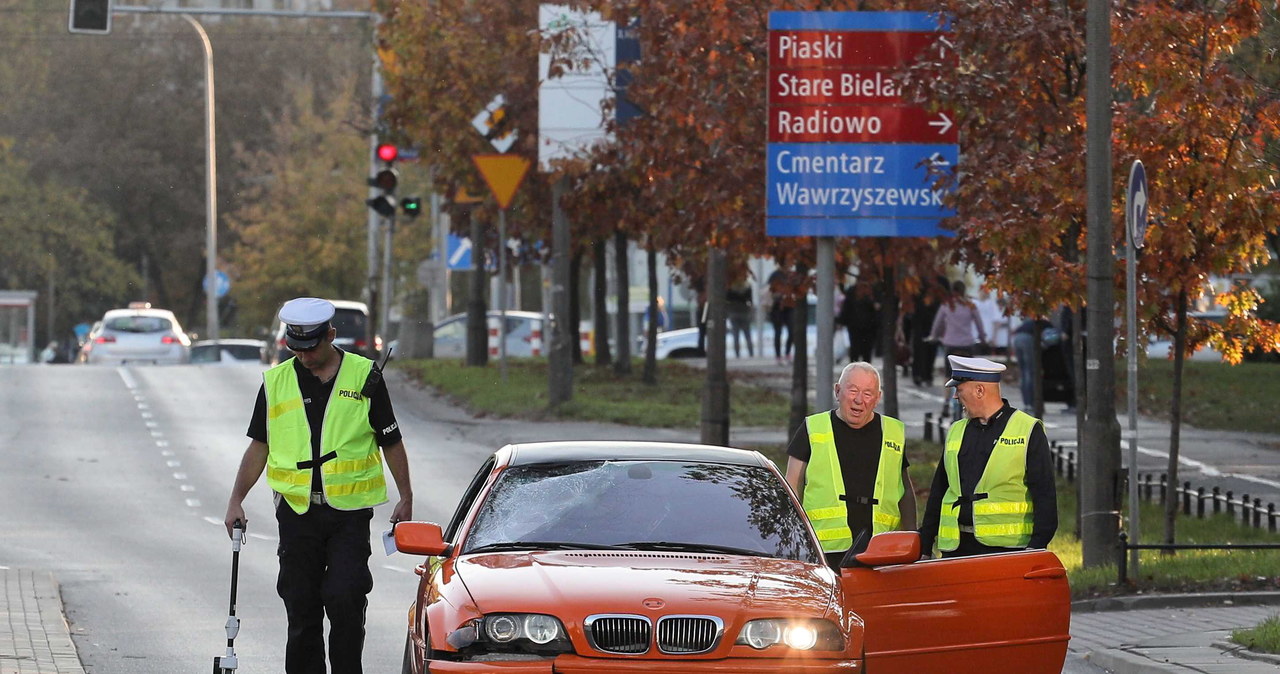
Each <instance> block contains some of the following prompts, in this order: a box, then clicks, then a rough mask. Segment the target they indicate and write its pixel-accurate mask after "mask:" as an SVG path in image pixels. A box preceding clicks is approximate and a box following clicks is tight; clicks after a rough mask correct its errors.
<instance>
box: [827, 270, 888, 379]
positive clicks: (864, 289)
mask: <svg viewBox="0 0 1280 674" xmlns="http://www.w3.org/2000/svg"><path fill="white" fill-rule="evenodd" d="M836 323H838V324H840V325H843V326H844V328H845V331H846V332H847V333H848V335H849V362H850V363H854V362H857V361H866V362H870V361H871V358H872V356H874V355H875V351H876V342H877V341H878V339H879V337H880V304H879V303H878V302H876V298H875V297H873V295H872V290H871V288H870V286H869V285H868V284H867V283H866V282H863V281H858V282H856V283H854V284H853V285H852V286H850V287H849V288H848V289H847V290H845V293H844V300H843V301H841V302H840V309H839V313H838V314H836Z"/></svg>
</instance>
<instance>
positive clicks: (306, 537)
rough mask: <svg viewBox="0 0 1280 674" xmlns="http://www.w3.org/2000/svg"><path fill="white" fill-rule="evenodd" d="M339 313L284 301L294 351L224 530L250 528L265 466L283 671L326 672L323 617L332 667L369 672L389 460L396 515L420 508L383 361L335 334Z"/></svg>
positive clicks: (260, 419) (248, 456)
mask: <svg viewBox="0 0 1280 674" xmlns="http://www.w3.org/2000/svg"><path fill="white" fill-rule="evenodd" d="M333 314H334V307H333V304H332V303H330V302H328V301H327V300H322V299H317V298H314V297H300V298H297V299H293V300H290V301H288V302H286V303H285V305H284V306H283V307H282V308H281V309H280V321H281V322H282V323H284V324H285V344H286V345H287V346H288V348H289V350H290V351H291V352H292V353H293V357H292V358H289V359H287V360H285V361H284V362H283V363H281V364H279V365H277V366H275V367H273V368H271V369H269V370H267V371H266V372H265V373H264V375H263V384H262V386H261V387H260V388H259V389H258V399H257V402H256V405H255V407H254V411H253V418H252V420H251V421H250V423H249V431H248V436H249V438H250V441H249V447H248V449H246V450H245V453H244V457H243V458H242V459H241V461H240V469H239V471H238V472H237V473H236V479H235V485H234V486H233V487H232V490H231V498H230V500H229V501H228V503H227V514H226V518H225V523H226V527H227V532H228V534H230V533H231V529H232V526H233V524H234V523H235V522H236V521H237V520H238V521H240V522H241V523H242V524H244V525H245V526H246V530H247V525H248V521H249V520H248V518H247V517H245V512H244V506H243V502H244V498H245V496H246V495H247V494H248V493H249V490H250V489H252V488H253V485H254V483H256V482H257V481H258V477H259V476H261V475H262V473H263V470H264V469H266V473H267V485H268V486H269V487H271V489H272V490H273V492H274V497H275V512H276V521H277V522H278V524H279V533H280V544H279V548H278V550H277V556H278V557H279V561H280V575H279V578H278V580H277V582H276V591H277V592H278V593H279V595H280V598H281V599H283V600H284V606H285V613H286V616H287V618H288V625H289V633H288V642H287V644H286V646H285V659H284V668H285V672H286V673H287V674H324V672H325V645H324V619H325V617H326V616H328V618H329V649H328V654H329V666H330V667H331V668H332V671H333V672H334V673H335V674H360V672H361V671H362V669H361V667H362V665H361V652H362V650H363V649H364V618H365V608H366V606H367V604H368V600H367V596H368V594H369V592H370V591H371V590H372V589H373V576H372V574H371V573H370V572H369V555H370V548H369V522H370V520H371V519H372V518H373V507H374V506H376V505H380V504H382V503H385V502H386V501H387V486H386V479H385V477H384V475H383V466H382V464H383V461H384V460H385V461H386V464H387V467H388V468H389V469H390V471H391V476H392V477H393V478H394V479H395V483H396V490H397V491H398V492H399V495H400V500H399V502H398V503H396V505H395V507H394V508H393V509H392V511H391V522H392V525H393V526H394V524H395V523H396V522H400V521H403V520H408V519H411V518H412V516H413V490H412V488H411V487H410V483H409V461H408V457H407V456H406V454H405V448H404V442H403V440H402V438H401V434H400V430H399V426H398V425H397V423H396V419H395V412H394V410H393V409H392V407H391V398H390V396H389V395H388V393H387V387H386V384H385V383H384V382H383V381H382V374H381V371H380V370H379V369H378V368H377V366H376V365H375V364H374V362H373V361H371V360H369V359H367V358H364V357H362V356H359V355H357V354H354V353H347V352H344V351H342V350H341V349H338V348H337V347H335V346H334V345H333V340H334V338H335V337H337V331H336V330H335V329H334V327H333V325H332V323H331V320H332V318H333ZM317 468H319V470H317Z"/></svg>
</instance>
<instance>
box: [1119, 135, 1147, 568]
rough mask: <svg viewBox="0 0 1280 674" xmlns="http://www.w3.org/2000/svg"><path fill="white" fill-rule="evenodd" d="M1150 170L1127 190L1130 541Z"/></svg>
mask: <svg viewBox="0 0 1280 674" xmlns="http://www.w3.org/2000/svg"><path fill="white" fill-rule="evenodd" d="M1147 204H1148V202H1147V172H1146V169H1144V168H1143V167H1142V162H1141V161H1134V162H1133V166H1131V167H1130V168H1129V189H1128V190H1127V192H1126V193H1125V201H1124V224H1125V227H1124V229H1125V233H1126V235H1127V236H1126V237H1125V238H1126V239H1127V240H1128V245H1127V246H1125V274H1124V275H1125V296H1126V297H1125V320H1126V321H1127V322H1128V328H1129V335H1128V337H1129V340H1128V341H1129V362H1128V369H1129V395H1128V407H1129V540H1130V541H1133V542H1134V543H1139V542H1141V541H1139V539H1138V535H1139V531H1140V526H1139V519H1141V518H1140V517H1139V516H1138V269H1137V267H1138V249H1140V248H1142V239H1143V237H1144V236H1145V234H1146V232H1147ZM1129 568H1130V569H1132V571H1131V572H1130V573H1133V574H1135V575H1136V574H1137V573H1138V551H1137V550H1130V551H1129Z"/></svg>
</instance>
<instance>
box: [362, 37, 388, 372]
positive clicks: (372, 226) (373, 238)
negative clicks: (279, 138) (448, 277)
mask: <svg viewBox="0 0 1280 674" xmlns="http://www.w3.org/2000/svg"><path fill="white" fill-rule="evenodd" d="M373 30H374V33H375V36H374V37H375V38H376V37H377V36H376V33H377V22H376V21H375V22H374V28H373ZM375 44H376V40H375ZM370 89H371V93H372V95H373V103H372V105H373V107H372V109H371V110H370V113H369V118H370V119H372V120H373V131H371V132H370V133H369V175H371V176H372V175H376V174H377V171H378V130H377V127H378V115H379V113H380V112H381V107H380V106H381V101H382V94H383V87H382V70H381V69H380V68H379V67H378V56H377V53H376V52H375V53H374V57H373V75H372V78H371V83H370ZM379 192H380V190H379V189H378V188H377V187H376V186H374V185H370V186H369V196H368V198H369V199H373V198H375V197H377V196H378V194H379ZM366 210H367V211H368V216H367V219H366V221H365V235H366V238H367V241H366V243H367V246H368V251H367V253H368V258H367V261H366V262H367V264H368V269H369V274H368V284H367V285H366V286H365V302H366V304H368V305H369V311H370V312H377V311H378V310H379V307H380V306H381V304H380V302H379V298H378V226H379V224H380V220H381V216H379V215H378V214H377V213H376V212H374V210H373V209H372V208H370V209H366ZM383 301H385V299H384V300H383ZM381 315H382V314H381V313H370V317H380V316H381ZM379 320H381V319H379ZM385 329H386V327H385V326H383V325H375V324H374V321H372V320H371V321H369V330H368V333H369V334H368V335H367V336H366V339H367V340H368V341H367V343H368V344H369V349H370V350H373V347H374V345H376V344H377V340H376V337H377V335H378V331H379V330H385Z"/></svg>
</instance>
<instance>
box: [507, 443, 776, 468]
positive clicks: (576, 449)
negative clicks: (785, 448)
mask: <svg viewBox="0 0 1280 674" xmlns="http://www.w3.org/2000/svg"><path fill="white" fill-rule="evenodd" d="M498 452H499V454H505V455H506V456H505V463H506V465H508V466H527V465H534V464H539V463H563V462H566V461H644V460H648V461H699V462H705V463H727V464H734V465H739V466H767V465H769V460H768V459H766V458H764V456H763V455H762V454H760V453H759V452H755V451H748V450H745V449H733V448H730V447H719V446H715V445H697V444H692V443H678V442H637V441H626V440H622V441H617V440H593V441H576V442H530V443H518V444H510V445H507V446H506V447H503V448H502V449H500V450H498ZM501 462H502V461H501V459H500V463H501Z"/></svg>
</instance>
